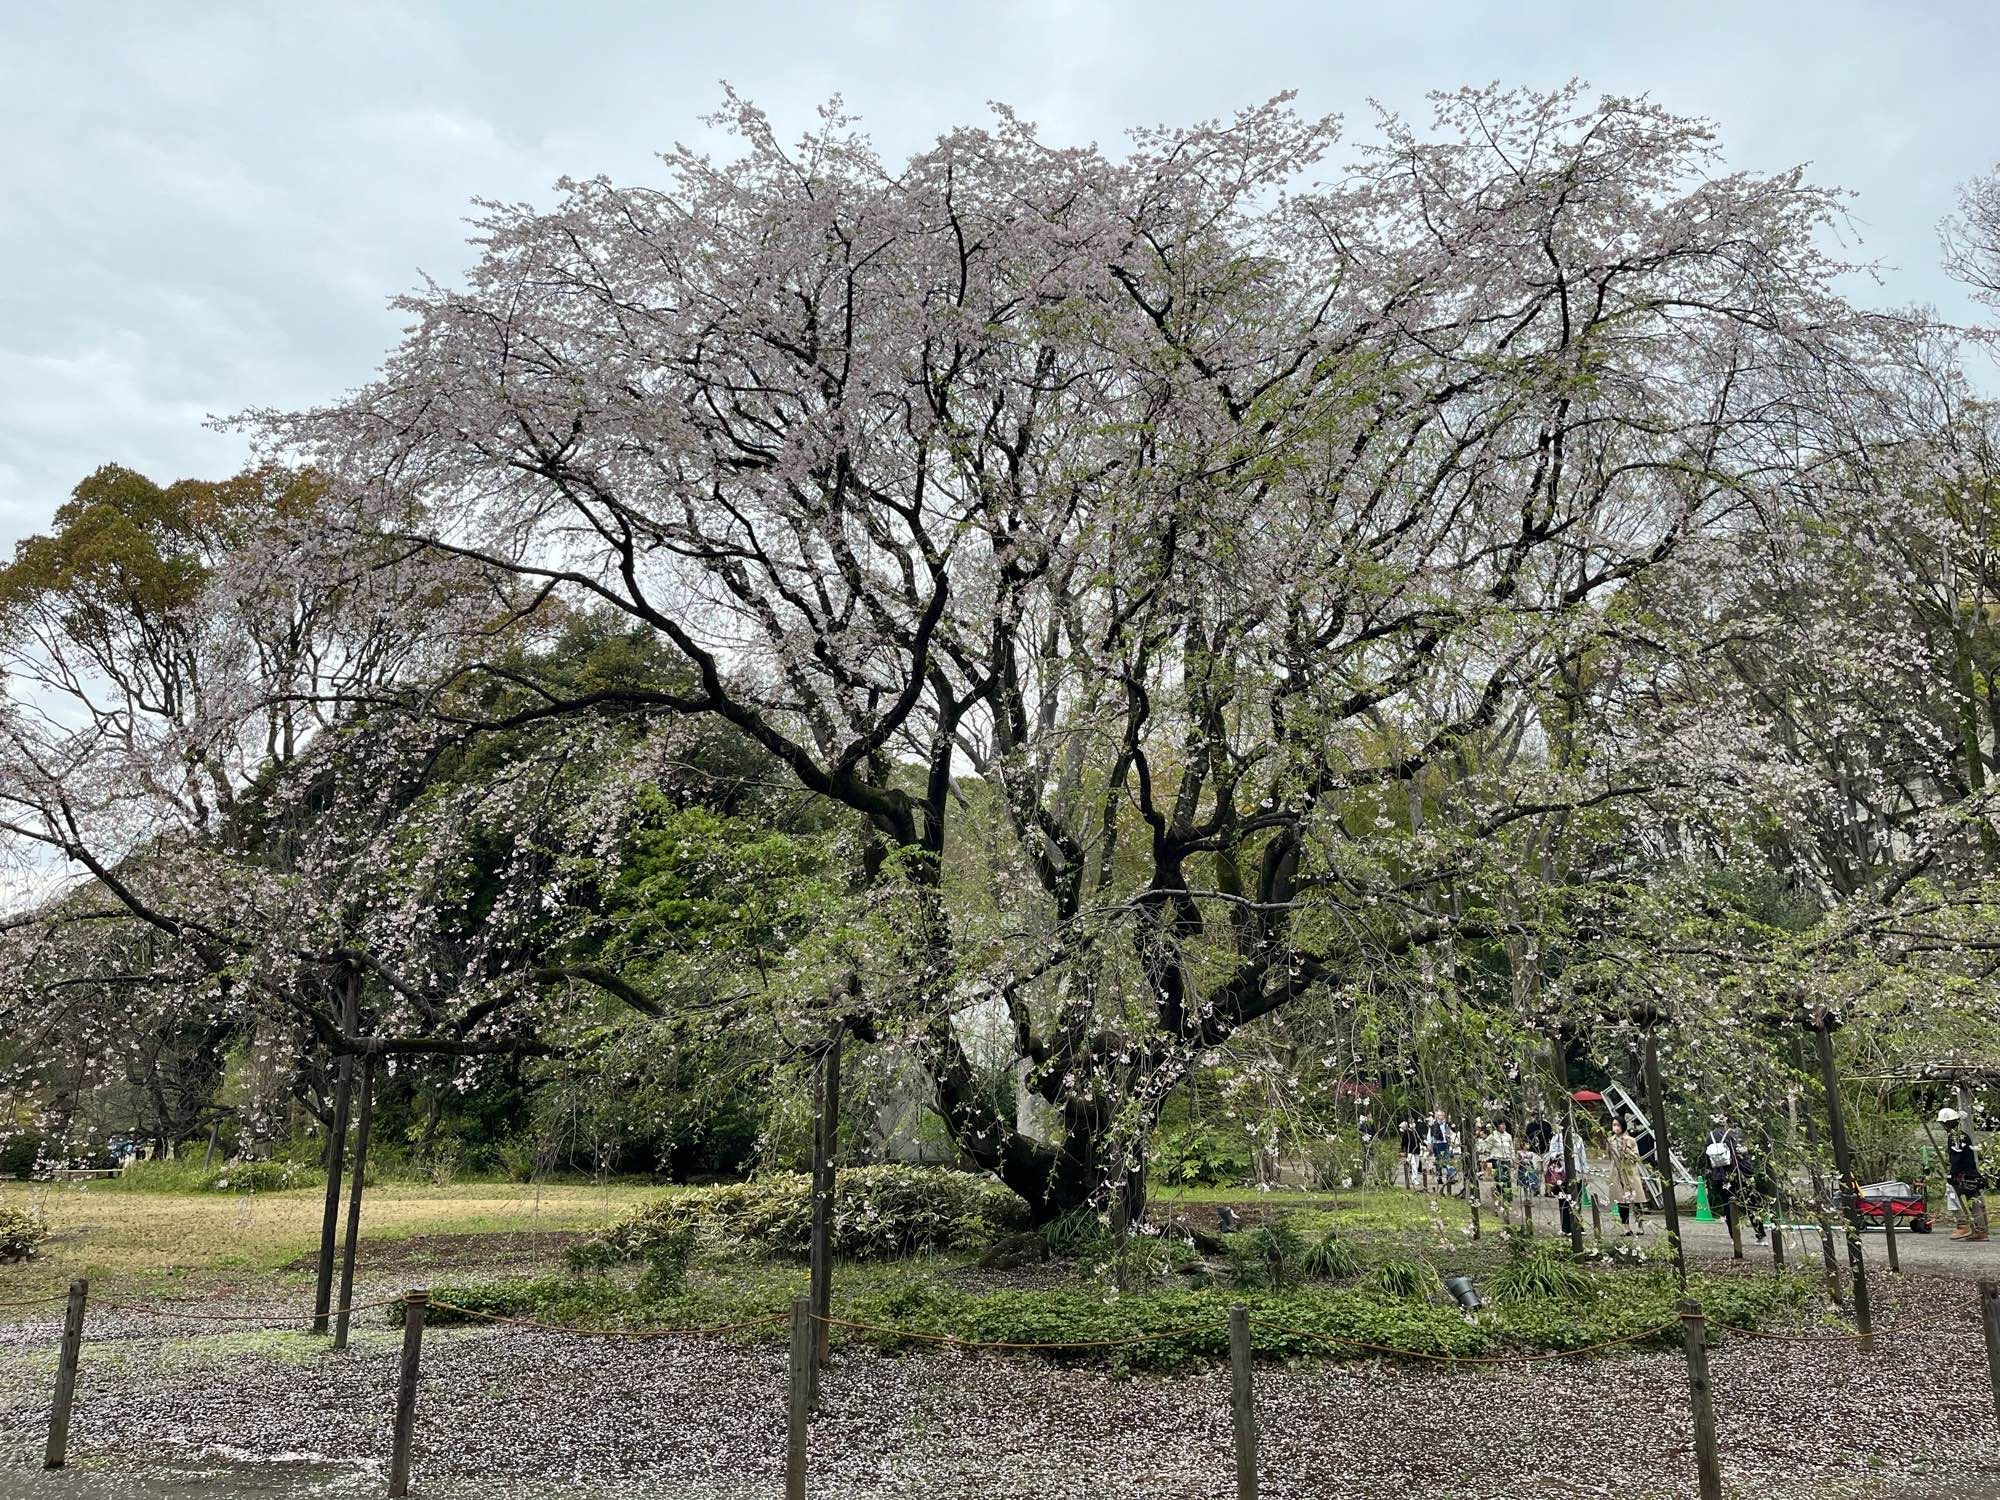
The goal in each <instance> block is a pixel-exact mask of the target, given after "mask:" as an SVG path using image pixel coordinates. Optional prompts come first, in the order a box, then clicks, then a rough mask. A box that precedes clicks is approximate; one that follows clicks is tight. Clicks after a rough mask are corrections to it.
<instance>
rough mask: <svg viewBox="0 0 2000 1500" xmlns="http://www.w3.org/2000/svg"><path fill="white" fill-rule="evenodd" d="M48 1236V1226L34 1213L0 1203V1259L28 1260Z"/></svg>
mask: <svg viewBox="0 0 2000 1500" xmlns="http://www.w3.org/2000/svg"><path fill="white" fill-rule="evenodd" d="M48 1237H49V1229H48V1226H47V1225H46V1224H44V1223H43V1222H42V1221H41V1220H40V1219H38V1218H36V1217H35V1216H34V1215H33V1214H31V1213H29V1212H27V1211H26V1210H25V1209H19V1208H10V1207H9V1206H8V1205H6V1204H4V1203H0V1261H10V1260H26V1259H27V1258H28V1257H29V1256H31V1255H33V1254H34V1253H35V1247H36V1246H37V1245H39V1244H41V1242H42V1241H43V1240H45V1239H47V1238H48Z"/></svg>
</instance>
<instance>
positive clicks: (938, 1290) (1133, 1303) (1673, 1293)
mask: <svg viewBox="0 0 2000 1500" xmlns="http://www.w3.org/2000/svg"><path fill="white" fill-rule="evenodd" d="M1416 1264H1417V1265H1418V1266H1419V1267H1421V1268H1422V1269H1424V1270H1425V1271H1429V1268H1428V1267H1427V1266H1424V1265H1423V1263H1422V1262H1416ZM1429 1274H1431V1275H1432V1276H1433V1277H1434V1276H1435V1274H1436V1273H1435V1272H1430V1273H1429ZM1592 1279H1593V1281H1595V1282H1596V1283H1597V1284H1598V1289H1599V1292H1600V1295H1598V1296H1596V1297H1593V1298H1588V1299H1584V1300H1581V1301H1578V1300H1574V1299H1559V1298H1549V1297H1531V1298H1527V1299H1525V1300H1523V1301H1520V1302H1511V1303H1504V1304H1497V1305H1495V1306H1494V1307H1493V1308H1492V1310H1491V1312H1490V1313H1489V1314H1488V1315H1486V1316H1483V1317H1481V1318H1479V1319H1478V1320H1476V1321H1474V1320H1468V1319H1466V1318H1465V1317H1463V1316H1461V1314H1460V1313H1459V1312H1458V1310H1457V1309H1456V1308H1454V1307H1451V1306H1449V1305H1447V1304H1445V1303H1443V1302H1441V1301H1428V1300H1423V1299H1407V1298H1404V1297H1401V1296H1388V1295H1384V1294H1383V1293H1382V1292H1380V1291H1378V1290H1374V1289H1372V1288H1370V1287H1366V1286H1362V1287H1340V1288H1335V1287H1327V1286H1324V1285H1311V1284H1308V1285H1304V1286H1299V1287H1294V1288H1290V1289H1288V1290H1285V1291H1268V1290H1262V1289H1252V1290H1247V1291H1246V1290H1242V1289H1237V1288H1215V1289H1196V1288H1181V1287H1173V1288H1169V1289H1154V1290H1150V1291H1136V1292H1131V1293H1129V1294H1127V1295H1124V1296H1119V1297H1109V1298H1108V1297H1106V1296H1105V1295H1104V1294H1103V1291H1102V1289H1101V1288H1098V1287H1094V1286H1069V1287H1061V1288H1054V1289H1049V1290H1007V1291H998V1292H988V1293H985V1294H983V1295H982V1294H978V1293H974V1292H969V1291H966V1290H963V1289H961V1288H959V1287H956V1286H954V1285H952V1284H950V1283H949V1282H947V1281H945V1280H943V1279H941V1277H940V1276H939V1275H938V1274H937V1273H936V1271H935V1270H934V1269H933V1268H932V1267H928V1266H925V1265H922V1264H918V1265H911V1266H896V1267H893V1268H882V1269H879V1270H869V1269H857V1270H855V1271H853V1272H852V1273H850V1274H849V1275H848V1276H846V1277H840V1278H836V1279H835V1283H834V1298H835V1300H834V1311H835V1314H836V1315H837V1316H839V1317H841V1318H843V1319H851V1320H853V1321H854V1322H857V1323H867V1324H872V1325H876V1328H875V1330H874V1331H870V1330H864V1329H849V1328H836V1329H835V1330H834V1333H833V1337H834V1340H835V1341H836V1343H838V1344H841V1345H844V1346H848V1347H865V1348H875V1349H881V1350H885V1351H897V1350H905V1349H908V1350H919V1349H927V1348H934V1347H935V1344H934V1343H930V1342H926V1339H925V1337H923V1336H925V1335H928V1336H930V1338H932V1339H935V1338H936V1337H938V1336H944V1337H948V1338H952V1339H962V1340H965V1341H968V1342H972V1343H997V1344H1004V1345H1012V1346H1015V1347H1016V1349H1017V1350H1018V1351H1019V1352H1021V1353H1024V1354H1033V1355H1034V1356H1036V1357H1039V1358H1044V1359H1050V1360H1058V1361H1070V1362H1079V1363H1091V1364H1101V1365H1109V1366H1111V1367H1112V1368H1114V1369H1128V1370H1174V1369H1184V1368H1188V1367H1190V1366H1198V1365H1213V1364H1216V1363H1219V1362H1220V1361H1221V1360H1222V1359H1223V1358H1225V1357H1226V1355H1227V1352H1228V1347H1229V1336H1228V1316H1229V1307H1230V1305H1231V1304H1232V1303H1239V1302H1240V1303H1242V1304H1243V1305H1244V1306H1245V1307H1246V1308H1247V1309H1248V1310H1249V1312H1250V1318H1251V1345H1252V1348H1253V1350H1254V1352H1255V1354H1256V1355H1257V1357H1259V1358H1260V1359H1282V1360H1292V1359H1326V1358H1334V1359H1352V1358H1372V1357H1374V1356H1376V1355H1378V1354H1388V1355H1390V1356H1394V1355H1397V1354H1413V1355H1414V1354H1422V1355H1455V1356H1466V1355H1474V1354H1504V1353H1509V1352H1515V1351H1521V1352H1526V1351H1537V1352H1540V1351H1548V1350H1581V1349H1589V1348H1593V1347H1595V1346H1597V1345H1600V1344H1606V1343H1610V1342H1612V1341H1614V1340H1629V1341H1633V1342H1637V1343H1641V1344H1654V1345H1670V1344H1672V1343H1674V1342H1676V1341H1677V1340H1678V1339H1679V1337H1680V1333H1679V1328H1680V1324H1679V1318H1678V1315H1677V1312H1676V1307H1675V1304H1676V1300H1677V1298H1678V1297H1679V1295H1680V1292H1679V1288H1677V1287H1676V1286H1675V1285H1674V1281H1673V1277H1672V1276H1671V1275H1657V1274H1653V1273H1640V1274H1631V1273H1623V1272H1604V1273H1593V1274H1592ZM803 1287H804V1277H803V1276H802V1275H801V1274H799V1273H798V1272H796V1271H792V1270H789V1269H785V1270H780V1269H777V1268H763V1269H761V1270H756V1271H750V1272H747V1273H746V1272H745V1271H744V1270H743V1269H742V1268H735V1269H733V1270H732V1271H731V1272H729V1273H728V1274H723V1275H714V1274H710V1275H693V1276H690V1277H689V1278H688V1283H687V1285H686V1286H685V1287H683V1288H682V1289H681V1290H680V1291H678V1292H675V1293H670V1294H665V1295H662V1296H659V1297H651V1298H649V1297H648V1296H647V1295H644V1294H642V1292H641V1291H639V1290H634V1289H628V1288H627V1287H625V1286H624V1285H622V1284H621V1283H620V1282H619V1281H618V1280H617V1279H615V1278H611V1277H588V1278H583V1279H576V1278H570V1277H560V1276H558V1277H547V1278H543V1279H540V1280H512V1281H498V1282H485V1283H474V1284H467V1285H460V1286H440V1287H437V1288H435V1289H434V1290H433V1292H432V1297H433V1301H432V1306H431V1321H433V1322H434V1323H438V1324H449V1323H459V1322H464V1321H465V1314H464V1313H462V1312H459V1311H456V1309H458V1308H465V1309H470V1310H472V1311H475V1312H479V1313H483V1314H487V1315H489V1316H497V1317H511V1318H528V1319H533V1320H535V1321H538V1322H543V1323H549V1324H555V1325H567V1326H576V1327H586V1328H610V1327H618V1326H623V1325H633V1326H642V1327H658V1328H695V1327H715V1326H717V1325H725V1324H744V1323H752V1322H753V1320H756V1321H755V1322H754V1326H752V1327H748V1328H745V1329H742V1330H741V1331H739V1332H737V1333H735V1334H733V1335H732V1337H735V1338H739V1339H744V1340H750V1341H759V1342H766V1343H776V1342H780V1341H782V1340H783V1339H784V1338H785V1337H786V1329H785V1318H784V1313H785V1310H786V1308H787V1307H788V1306H789V1304H790V1300H791V1298H792V1297H793V1296H794V1295H796V1294H797V1293H798V1292H799V1291H801V1290H803ZM1689 1291H1690V1293H1691V1294H1692V1295H1694V1296H1696V1297H1698V1298H1700V1299H1701V1300H1702V1302H1703V1305H1704V1307H1705V1308H1707V1310H1708V1311H1709V1314H1710V1318H1711V1327H1713V1328H1714V1329H1715V1330H1716V1331H1717V1334H1718V1336H1719V1337H1722V1338H1726V1337H1727V1336H1728V1329H1729V1328H1731V1327H1755V1326H1760V1325H1761V1324H1763V1323H1764V1322H1766V1321H1767V1320H1769V1319H1770V1318H1771V1317H1772V1316H1773V1315H1774V1314H1776V1313H1779V1312H1782V1311H1784V1310H1785V1309H1787V1308H1790V1307H1793V1306H1795V1305H1796V1304H1797V1303H1798V1302H1799V1301H1800V1300H1801V1298H1803V1297H1804V1296H1806V1295H1808V1293H1809V1284H1808V1282H1807V1279H1806V1278H1803V1277H1787V1278H1772V1277H1761V1278H1760V1277H1704V1276H1699V1275H1697V1276H1695V1277H1693V1278H1691V1280H1690V1286H1689ZM400 1314H401V1310H400V1308H392V1309H391V1310H390V1320H391V1322H396V1321H400ZM1154 1336H1158V1337H1157V1338H1155V1337H1154ZM1134 1339H1146V1340H1147V1342H1143V1343H1129V1342H1126V1341H1128V1340H1134ZM1044 1345H1081V1346H1082V1347H1070V1348H1045V1347H1037V1346H1044Z"/></svg>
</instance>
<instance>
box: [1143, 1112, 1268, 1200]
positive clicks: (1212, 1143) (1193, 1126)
mask: <svg viewBox="0 0 2000 1500" xmlns="http://www.w3.org/2000/svg"><path fill="white" fill-rule="evenodd" d="M1150 1169H1151V1172H1152V1175H1153V1176H1154V1177H1155V1178H1156V1179H1158V1180H1159V1181H1160V1182H1163V1183H1166V1184H1168V1185H1169V1186H1189V1185H1194V1184H1211V1185H1212V1184H1220V1183H1232V1182H1241V1181H1242V1180H1243V1179H1244V1178H1245V1177H1248V1176H1249V1175H1250V1141H1249V1139H1248V1137H1247V1136H1245V1135H1244V1133H1243V1132H1242V1131H1241V1130H1221V1129H1218V1128H1217V1127H1215V1126H1214V1125H1210V1124H1208V1123H1206V1122H1204V1121H1190V1122H1188V1123H1187V1124H1184V1125H1172V1126H1168V1127H1165V1128H1163V1129H1161V1130H1160V1131H1158V1132H1157V1133H1156V1134H1155V1135H1154V1137H1153V1146H1152V1151H1151V1154H1150Z"/></svg>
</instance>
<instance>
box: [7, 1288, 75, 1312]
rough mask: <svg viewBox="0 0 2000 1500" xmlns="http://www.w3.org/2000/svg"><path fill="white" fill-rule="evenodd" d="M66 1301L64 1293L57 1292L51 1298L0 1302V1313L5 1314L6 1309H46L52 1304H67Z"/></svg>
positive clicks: (66, 1297) (66, 1296) (67, 1298)
mask: <svg viewBox="0 0 2000 1500" xmlns="http://www.w3.org/2000/svg"><path fill="white" fill-rule="evenodd" d="M68 1300H69V1297H68V1295H67V1294H66V1293H63V1292H57V1293H56V1294H55V1296H53V1297H30V1298H28V1299H27V1300H26V1301H25V1302H0V1312H5V1311H6V1310H7V1309H9V1308H15V1307H48V1306H50V1305H51V1304H53V1303H57V1302H67V1301H68Z"/></svg>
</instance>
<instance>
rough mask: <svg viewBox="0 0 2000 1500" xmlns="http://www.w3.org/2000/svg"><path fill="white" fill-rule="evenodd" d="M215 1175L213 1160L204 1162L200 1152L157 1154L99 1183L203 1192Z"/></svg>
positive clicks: (142, 1189)
mask: <svg viewBox="0 0 2000 1500" xmlns="http://www.w3.org/2000/svg"><path fill="white" fill-rule="evenodd" d="M214 1175H215V1165H214V1163H213V1162H211V1163H209V1164H208V1165H206V1166H204V1165H203V1164H202V1159H201V1158H200V1157H199V1156H182V1157H176V1158H174V1159H173V1160H168V1159H166V1158H165V1157H157V1158H155V1159H154V1160H152V1161H135V1162H132V1163H131V1164H130V1165H129V1166H127V1167H126V1168H125V1170H124V1171H123V1172H122V1173H120V1174H119V1175H118V1176H116V1177H113V1178H108V1179H107V1180H106V1181H104V1182H103V1183H101V1184H100V1186H102V1187H106V1188H116V1189H119V1190H121V1191H124V1192H128V1193H203V1192H207V1191H208V1187H209V1179H210V1178H212V1177H213V1176H214Z"/></svg>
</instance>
